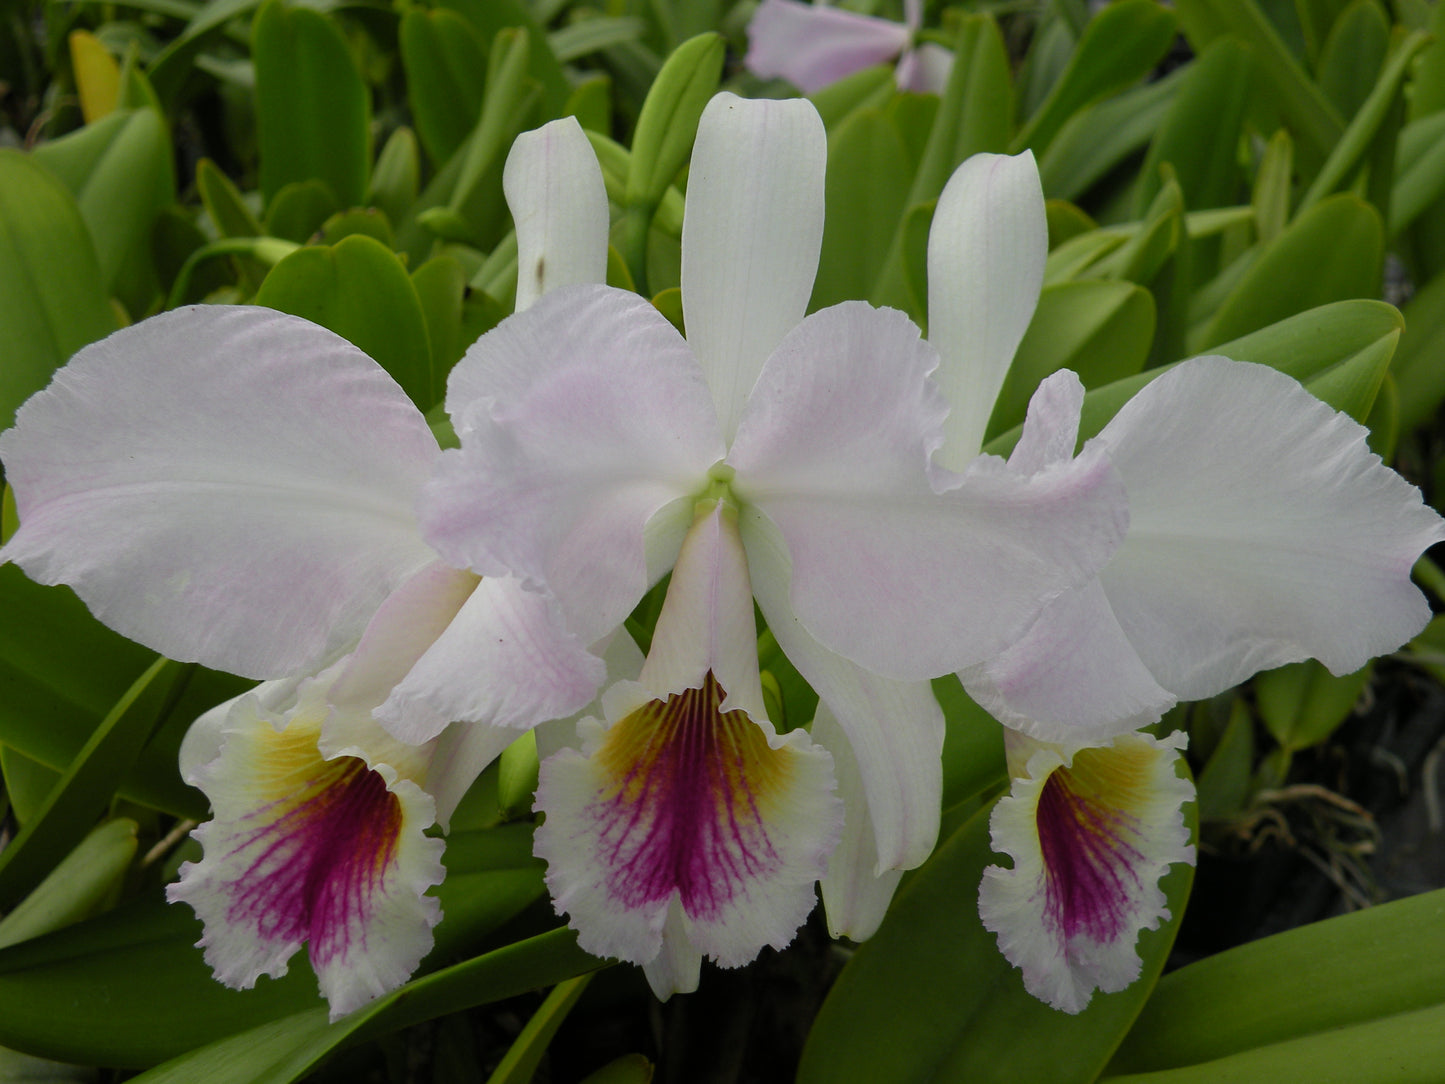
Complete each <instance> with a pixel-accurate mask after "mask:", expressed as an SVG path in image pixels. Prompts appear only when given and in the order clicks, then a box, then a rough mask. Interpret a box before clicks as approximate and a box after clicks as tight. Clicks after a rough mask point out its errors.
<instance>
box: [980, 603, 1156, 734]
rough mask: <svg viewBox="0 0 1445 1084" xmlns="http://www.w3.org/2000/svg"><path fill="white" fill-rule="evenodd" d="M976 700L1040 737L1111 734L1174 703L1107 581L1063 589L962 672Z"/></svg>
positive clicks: (1153, 716) (999, 717)
mask: <svg viewBox="0 0 1445 1084" xmlns="http://www.w3.org/2000/svg"><path fill="white" fill-rule="evenodd" d="M958 676H959V678H960V679H961V680H962V681H963V686H964V688H965V689H967V690H968V694H969V696H971V697H973V699H974V700H975V701H977V702H978V705H979V706H980V707H982V708H983V709H984V710H985V711H987V712H988V713H989V714H990V715H992V716H993V717H994V718H995V719H997V720H998V721H999V722H1001V723H1003V724H1004V725H1005V726H1009V727H1013V728H1014V729H1015V730H1018V731H1021V732H1022V733H1024V734H1028V735H1029V736H1030V737H1034V738H1038V739H1039V740H1041V741H1054V742H1074V743H1080V742H1086V743H1095V742H1102V741H1107V740H1108V739H1109V738H1111V737H1113V736H1114V735H1116V734H1121V733H1124V732H1125V731H1129V730H1135V729H1137V728H1139V727H1141V726H1144V725H1147V724H1149V723H1152V722H1154V721H1155V720H1157V719H1158V718H1159V717H1160V716H1161V715H1163V714H1164V712H1166V711H1168V710H1169V709H1170V708H1171V707H1173V706H1174V700H1175V698H1174V696H1173V695H1172V694H1170V693H1169V692H1167V691H1166V690H1164V689H1162V688H1160V687H1159V683H1158V682H1156V681H1155V680H1154V676H1153V675H1152V674H1151V673H1149V671H1148V669H1146V668H1145V666H1144V663H1143V661H1142V660H1141V659H1140V658H1139V654H1138V652H1137V651H1135V650H1134V646H1133V644H1131V643H1130V642H1129V638H1128V637H1127V636H1125V635H1124V630H1123V629H1121V628H1120V627H1119V622H1118V620H1117V619H1116V618H1115V617H1114V611H1113V610H1112V609H1111V608H1110V606H1109V600H1108V598H1107V597H1106V596H1105V594H1104V588H1103V585H1102V584H1101V583H1100V582H1099V581H1098V580H1097V579H1095V580H1091V581H1089V582H1088V583H1087V584H1085V585H1084V586H1083V587H1077V588H1074V589H1073V590H1070V591H1065V592H1064V593H1063V594H1062V595H1060V596H1059V597H1058V598H1056V599H1054V601H1053V602H1051V603H1049V606H1048V608H1047V609H1046V610H1044V612H1043V613H1042V614H1040V615H1039V617H1038V620H1036V621H1035V622H1034V624H1033V627H1031V628H1030V629H1029V631H1028V632H1026V633H1025V634H1024V635H1023V637H1022V638H1021V639H1019V640H1018V641H1016V642H1015V643H1014V644H1012V645H1010V646H1009V647H1008V648H1007V649H1006V650H1005V651H1004V652H1003V653H1002V654H1000V655H998V656H996V657H994V658H992V659H990V660H988V661H987V662H985V663H980V664H979V665H978V666H974V667H970V668H969V669H967V670H964V671H962V672H961V673H960V674H959V675H958Z"/></svg>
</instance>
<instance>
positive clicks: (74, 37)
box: [66, 30, 120, 124]
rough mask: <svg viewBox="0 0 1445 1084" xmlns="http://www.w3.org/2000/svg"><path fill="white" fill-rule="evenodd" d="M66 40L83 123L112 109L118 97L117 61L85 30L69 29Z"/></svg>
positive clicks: (88, 122)
mask: <svg viewBox="0 0 1445 1084" xmlns="http://www.w3.org/2000/svg"><path fill="white" fill-rule="evenodd" d="M66 40H67V41H68V43H69V45H70V65H71V69H72V71H73V72H74V74H75V89H76V92H77V93H78V94H79V95H80V112H81V115H82V116H84V117H85V123H86V124H90V123H92V122H93V121H97V120H99V119H100V118H101V117H103V116H105V115H106V114H108V113H110V112H111V111H112V110H113V109H115V103H116V100H117V99H119V97H120V65H118V64H117V63H116V62H115V58H114V57H113V56H111V55H110V51H109V50H108V49H106V47H105V46H104V45H103V44H101V41H100V39H99V38H97V37H96V36H95V35H94V34H92V33H91V32H90V31H88V30H72V31H71V32H70V34H69V36H68V37H67V39H66Z"/></svg>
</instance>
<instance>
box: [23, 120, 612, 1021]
mask: <svg viewBox="0 0 1445 1084" xmlns="http://www.w3.org/2000/svg"><path fill="white" fill-rule="evenodd" d="M569 123H570V124H571V126H572V127H573V128H575V127H576V122H575V121H572V122H569ZM571 138H574V139H580V140H582V141H583V143H584V145H585V137H583V136H582V135H581V132H580V130H578V131H576V133H575V135H574V136H572V137H571ZM559 141H560V142H564V143H565V142H567V141H568V135H567V131H566V130H565V129H552V130H550V131H543V132H541V133H537V134H535V135H534V136H530V137H524V138H523V139H522V140H519V142H518V146H517V148H516V149H515V150H514V152H513V155H512V158H511V159H509V162H508V174H509V176H513V177H520V178H522V180H525V179H526V176H527V174H528V173H529V172H531V171H533V170H534V169H535V168H536V163H537V162H538V161H539V160H541V161H545V160H546V159H547V158H548V157H549V156H550V155H552V154H553V153H554V151H555V145H556V144H557V143H558V142H559ZM595 168H596V167H595V160H594V169H595ZM597 185H598V188H599V189H600V187H601V177H600V173H599V174H598V176H597ZM527 198H528V197H526V196H525V195H522V196H519V197H518V200H519V203H518V205H519V207H522V208H525V204H526V202H527ZM603 199H604V201H605V196H604V197H603ZM603 205H604V207H605V202H604V204H603ZM557 213H558V212H557V211H556V210H555V208H554V209H553V211H552V212H551V213H550V215H549V216H542V218H541V219H540V220H539V219H537V217H536V216H524V217H526V222H525V223H524V222H521V221H519V223H518V231H519V234H520V235H521V241H520V243H521V244H522V245H523V247H524V248H526V250H527V251H532V250H533V249H535V248H536V247H537V246H538V245H539V244H541V245H542V247H546V239H547V238H548V237H550V236H551V235H552V232H553V231H554V230H555V228H557V225H558V223H557V222H556V216H557ZM569 274H577V275H583V276H590V275H591V274H592V270H591V269H590V268H588V267H576V266H573V265H569V264H568V262H567V261H566V260H559V261H556V263H555V264H554V276H557V275H560V276H562V277H563V278H565V277H566V276H567V275H569ZM438 455H439V449H438V447H437V443H436V440H435V438H434V437H433V436H432V434H431V431H430V429H429V428H428V426H427V424H426V422H425V420H424V419H423V417H422V415H421V413H420V411H418V410H417V408H416V407H415V406H413V405H412V403H411V402H410V400H408V399H407V397H406V395H405V394H404V393H403V392H402V390H401V389H400V388H399V387H398V386H397V385H396V383H395V382H394V381H392V379H391V378H390V377H389V376H387V374H386V373H385V372H384V371H383V370H382V369H381V367H380V366H379V365H377V364H376V362H374V361H373V360H371V359H370V358H369V357H367V356H366V355H365V354H363V353H362V352H361V351H360V350H358V349H356V348H355V347H354V346H352V345H351V344H350V343H348V342H346V341H345V340H343V339H341V338H340V337H338V336H336V335H333V334H332V333H331V332H329V331H327V330H325V329H323V328H320V327H317V326H316V325H314V324H311V323H309V322H307V321H305V320H301V319H298V318H296V317H292V316H287V315H283V314H281V313H277V312H272V311H270V310H266V309H259V308H248V307H239V306H214V307H213V306H197V307H192V308H185V309H180V310H177V311H174V312H169V313H164V314H162V315H159V316H156V317H153V318H151V319H149V320H145V321H143V322H141V323H139V324H136V325H135V326H133V327H130V328H126V329H124V330H121V331H118V332H116V333H115V334H113V335H111V336H110V337H109V338H107V339H105V340H103V341H101V342H99V343H95V344H92V345H91V346H88V347H86V348H84V349H83V350H81V351H80V352H79V353H78V354H77V355H76V356H75V357H74V358H73V359H72V360H71V361H70V363H69V364H68V365H66V366H65V367H64V368H63V369H61V370H60V371H59V372H58V373H57V374H56V377H55V379H54V381H53V382H52V383H51V385H50V387H49V388H48V389H46V390H44V391H42V392H40V393H38V394H37V395H35V396H34V397H32V398H31V399H30V400H29V401H28V402H27V403H26V404H25V405H24V406H23V407H22V408H21V410H20V412H19V414H18V415H17V419H16V425H15V427H14V429H12V430H10V431H9V432H7V433H5V434H3V435H0V456H3V459H4V463H5V470H6V475H7V477H8V479H9V481H10V483H11V485H12V486H13V488H14V490H15V495H16V502H17V507H18V511H19V515H20V526H19V529H18V530H17V531H16V533H15V535H14V537H12V538H11V539H10V540H9V541H8V543H7V544H6V545H5V547H4V549H3V550H0V560H6V561H14V562H15V563H16V564H18V565H19V566H20V567H21V568H23V569H24V570H25V571H26V573H27V574H29V575H30V576H31V577H32V578H34V579H36V580H38V581H40V582H43V583H50V584H55V583H66V584H69V585H70V586H72V587H73V588H74V589H75V591H76V593H77V594H79V595H80V597H81V598H82V599H83V600H84V601H85V602H86V603H87V605H89V607H90V608H91V610H92V612H93V613H95V615H96V616H97V617H99V618H100V619H101V620H102V621H104V622H105V623H106V624H108V625H110V626H111V627H112V628H114V629H116V630H117V631H119V632H122V633H124V634H125V635H127V636H130V637H132V638H133V639H136V640H139V641H140V642H142V643H144V644H146V645H147V646H149V647H152V648H154V649H156V650H158V651H161V652H163V653H165V654H167V655H169V656H171V657H173V658H177V659H182V660H187V661H196V662H201V663H204V664H205V665H208V666H212V667H216V668H219V669H224V670H229V671H232V672H234V673H238V674H241V675H244V676H247V677H252V678H260V679H267V680H265V681H264V683H263V684H262V685H261V686H259V687H258V688H257V689H255V690H253V691H252V692H250V693H247V694H246V695H244V696H242V697H240V698H238V699H237V700H235V701H232V702H230V703H228V704H224V705H221V706H219V707H218V708H216V709H213V710H212V711H211V712H208V713H207V714H206V715H205V716H203V717H202V718H201V719H200V720H198V721H197V722H196V724H195V725H194V726H193V727H192V729H191V731H190V733H189V734H188V736H187V739H186V743H185V746H184V747H183V756H182V771H183V774H184V777H185V778H186V779H187V780H188V781H190V782H192V783H193V784H195V785H196V786H198V787H200V788H201V789H202V790H203V791H204V792H205V793H206V795H207V796H208V797H209V798H210V800H211V803H212V807H213V812H214V819H213V820H212V821H211V822H210V823H208V824H207V825H205V826H203V827H202V828H201V829H200V830H198V832H197V838H198V839H200V840H201V842H202V844H203V846H204V849H205V856H204V858H203V859H202V860H201V861H200V862H199V863H189V864H187V865H186V866H184V867H183V871H182V877H181V881H180V882H179V883H178V884H176V885H173V886H171V888H170V893H169V894H170V897H171V898H172V899H173V900H185V901H186V902H188V903H190V904H191V905H192V906H193V907H194V908H195V910H196V912H197V914H198V915H199V916H200V917H201V918H202V920H203V922H204V926H205V932H204V936H203V938H202V940H201V942H200V944H201V945H202V946H203V947H204V948H205V950H206V958H207V960H208V962H209V963H210V964H211V966H212V968H213V969H214V971H215V974H216V977H217V978H218V979H220V980H221V981H223V982H225V983H227V984H228V985H232V986H238V987H248V986H251V985H252V984H253V983H254V982H255V980H256V978H257V977H258V976H259V975H262V974H270V975H281V974H284V973H285V971H286V967H287V960H288V959H289V958H290V957H291V956H292V955H293V954H294V952H295V951H296V950H297V949H298V948H299V947H300V946H301V944H302V943H303V942H305V943H306V944H307V947H308V952H309V955H310V958H311V962H312V965H313V966H314V968H315V970H316V972H317V976H318V979H319V982H320V986H321V990H322V993H323V994H324V995H325V996H326V998H327V999H328V1001H329V1002H330V1004H331V1011H332V1015H333V1016H339V1015H341V1014H343V1013H345V1012H347V1011H350V1010H351V1009H352V1008H355V1007H356V1006H358V1005H360V1004H362V1003H364V1002H365V1001H367V1000H369V999H371V998H373V997H375V996H377V995H379V994H381V993H383V992H385V991H386V990H388V989H391V988H392V987H394V986H396V985H398V984H400V983H401V982H403V981H405V980H406V978H407V977H408V976H409V975H410V974H411V972H412V971H413V970H414V969H415V967H416V966H417V964H418V962H419V961H420V960H421V958H422V956H423V955H424V954H425V952H426V950H427V948H428V947H429V946H430V944H431V935H430V928H431V926H432V925H434V924H435V923H436V921H437V920H438V918H439V917H440V910H439V908H438V905H437V903H436V901H435V899H433V898H431V897H429V896H426V895H425V893H426V891H427V889H428V888H429V887H430V886H432V885H435V884H437V883H439V882H440V881H441V879H442V867H441V863H440V855H441V851H442V843H441V841H440V840H437V839H433V838H430V837H428V836H426V835H425V834H424V831H425V829H427V828H428V827H429V826H430V825H431V824H432V823H433V821H434V820H440V821H441V822H442V823H443V824H445V822H446V820H447V818H448V817H449V815H450V813H451V811H452V810H453V809H454V807H455V806H456V803H457V802H458V801H459V800H460V797H461V795H462V794H463V793H464V791H465V790H466V788H467V786H468V785H469V784H470V783H471V781H472V779H473V778H475V776H476V775H477V774H478V773H479V772H480V771H481V770H482V768H483V767H485V765H486V764H487V763H488V762H489V761H490V760H491V759H492V758H494V757H495V756H496V755H497V754H498V753H499V752H500V751H501V749H502V748H504V747H505V746H506V745H507V744H508V743H509V742H510V740H511V739H512V738H514V737H516V736H517V735H518V734H520V733H521V732H522V729H523V728H526V727H529V726H532V725H534V724H535V723H537V722H538V721H540V720H544V719H551V718H555V717H559V716H565V715H568V714H571V713H573V712H575V711H577V710H578V709H579V708H581V707H583V706H584V705H586V704H587V703H588V702H589V701H590V700H591V699H592V697H593V694H594V690H595V688H596V686H597V684H598V682H600V681H601V680H602V676H603V673H604V670H603V666H602V662H601V660H599V659H598V658H596V657H595V656H593V655H592V654H590V653H589V652H588V651H586V650H584V649H583V647H582V646H581V645H579V644H578V643H577V641H576V640H575V638H574V637H572V636H570V635H569V634H567V633H566V632H565V631H564V630H563V629H562V628H561V626H560V624H559V622H558V620H557V618H556V615H555V613H554V611H553V609H552V608H551V606H550V604H549V603H548V601H547V599H546V596H545V595H543V594H541V593H539V592H538V591H534V590H524V589H523V588H522V586H521V585H520V583H518V582H517V581H516V580H513V579H508V578H506V577H489V578H487V579H486V580H481V579H479V578H478V577H477V576H476V575H474V574H473V573H470V572H467V571H462V570H458V569H456V568H453V567H449V566H447V565H446V564H445V563H443V562H441V561H440V560H438V558H437V555H436V552H435V551H434V550H433V549H432V547H431V546H430V545H429V544H428V543H427V542H426V540H425V539H424V538H423V537H422V534H421V531H420V528H419V525H418V521H417V514H416V503H417V500H418V498H419V496H420V493H421V489H422V485H423V483H424V481H425V479H426V478H427V476H428V474H429V473H430V472H431V470H432V469H433V467H434V465H435V463H436V460H437V457H438ZM381 717H384V718H385V719H386V721H387V726H389V727H390V728H391V729H392V730H394V731H397V732H399V733H400V734H401V739H402V740H398V739H397V737H395V736H393V735H392V734H388V733H387V732H386V731H385V730H383V729H382V727H381V726H380V725H378V722H377V719H378V718H381ZM454 720H459V721H468V720H470V721H475V722H476V724H477V725H475V726H471V727H467V726H463V725H454V726H450V727H448V724H449V723H452V722H453V721H454Z"/></svg>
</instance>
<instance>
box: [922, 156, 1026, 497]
mask: <svg viewBox="0 0 1445 1084" xmlns="http://www.w3.org/2000/svg"><path fill="white" fill-rule="evenodd" d="M1048 252H1049V230H1048V223H1047V222H1046V221H1045V219H1044V193H1043V188H1042V186H1041V185H1040V183H1039V171H1038V167H1037V166H1036V165H1035V164H1034V156H1033V153H1032V152H1031V151H1024V152H1023V154H1020V155H1018V156H1016V157H1012V158H1011V157H1008V156H1007V155H1002V154H976V155H974V156H973V157H972V158H970V159H968V160H967V161H966V162H964V163H963V165H961V166H959V167H958V169H956V170H955V171H954V173H953V176H952V177H951V178H950V179H949V182H948V184H947V185H945V186H944V189H943V194H942V195H941V196H939V197H938V209H937V210H936V211H935V212H934V215H933V226H932V228H931V229H930V230H929V234H928V341H929V342H931V343H932V344H933V345H934V347H935V348H936V349H937V350H938V353H939V356H940V357H941V358H942V361H941V362H940V364H939V367H938V372H937V373H936V374H935V379H936V380H937V381H938V385H939V387H940V388H941V389H942V391H943V394H944V396H945V397H946V398H947V400H948V403H949V405H950V406H951V407H952V408H953V409H952V412H951V413H950V414H949V418H948V422H947V426H946V429H945V432H946V434H947V439H946V441H945V443H944V446H943V450H942V451H941V452H940V453H939V462H940V463H941V464H942V465H943V466H945V467H948V468H949V469H951V470H963V469H964V467H965V466H966V465H967V464H968V462H969V461H970V460H971V459H973V457H974V456H975V455H977V454H978V451H979V449H980V448H981V447H982V446H983V437H984V430H985V428H986V427H987V425H988V419H989V415H990V414H991V413H992V412H993V404H994V400H995V399H996V398H998V391H999V388H1001V387H1002V386H1003V380H1004V377H1005V376H1007V375H1008V370H1009V366H1010V365H1011V364H1012V363H1013V356H1014V351H1015V350H1017V349H1018V345H1019V342H1020V340H1022V339H1023V336H1024V332H1025V331H1026V330H1027V329H1028V326H1029V321H1030V320H1032V319H1033V315H1034V308H1035V307H1036V306H1037V305H1038V300H1039V290H1040V289H1041V288H1042V286H1043V281H1044V259H1045V258H1046V257H1047V256H1048Z"/></svg>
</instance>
